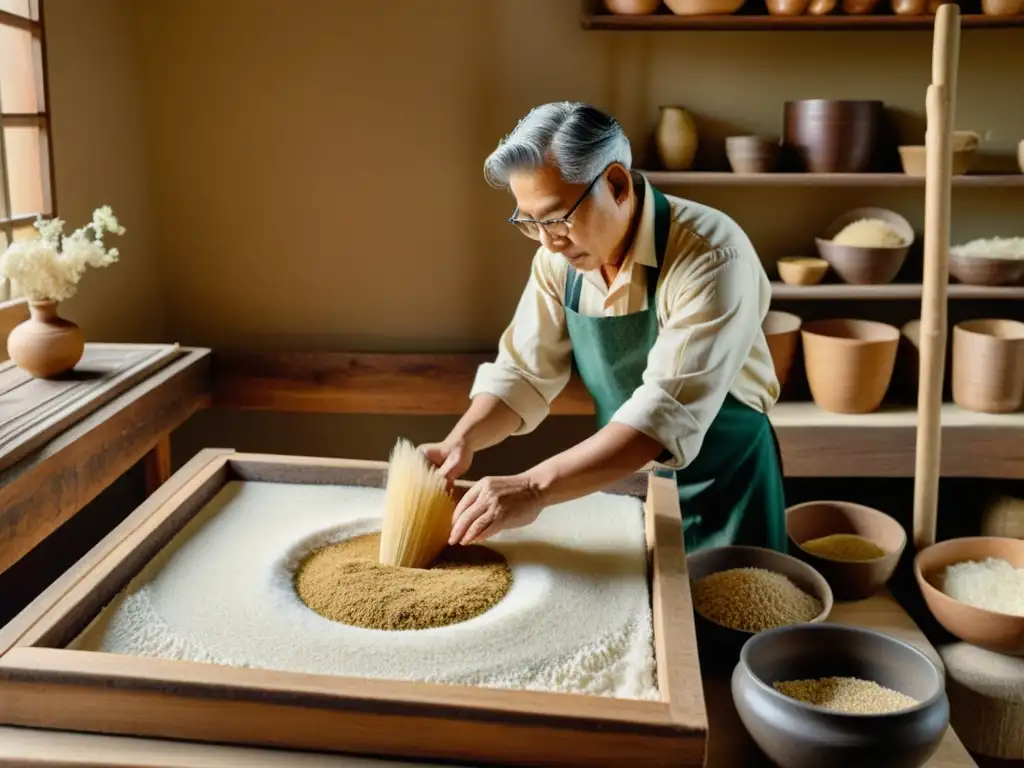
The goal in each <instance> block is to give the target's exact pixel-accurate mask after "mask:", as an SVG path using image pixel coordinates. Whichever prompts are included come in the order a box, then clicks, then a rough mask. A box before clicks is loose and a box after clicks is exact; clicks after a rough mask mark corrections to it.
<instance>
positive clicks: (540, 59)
mask: <svg viewBox="0 0 1024 768" xmlns="http://www.w3.org/2000/svg"><path fill="white" fill-rule="evenodd" d="M47 2H48V8H49V9H50V14H49V15H50V26H51V36H52V38H53V41H52V45H51V58H52V61H53V65H52V88H53V92H54V102H55V113H56V116H57V124H56V129H55V130H56V131H57V136H56V138H57V157H56V162H57V163H58V166H57V167H58V192H59V193H60V195H61V199H62V203H64V204H65V210H67V206H71V207H73V208H74V210H75V212H76V213H81V212H83V211H85V209H86V208H87V207H88V206H90V205H92V204H93V203H94V202H99V201H100V200H101V199H102V200H112V201H113V202H114V203H115V204H117V206H118V207H120V208H122V209H123V212H124V217H125V219H126V221H127V222H128V224H129V226H132V225H134V228H135V232H136V233H137V235H136V236H137V237H140V238H141V239H140V240H139V241H138V243H137V246H136V248H133V249H132V252H131V256H130V259H131V260H130V261H129V259H128V257H126V261H125V264H123V265H121V266H119V267H117V268H116V270H111V273H110V274H109V275H103V276H102V279H101V278H100V277H99V276H94V277H93V278H92V279H91V280H90V282H89V285H88V288H89V291H90V297H89V300H88V301H89V302H90V304H89V306H88V307H87V306H86V304H85V302H86V299H85V298H84V297H83V299H82V300H81V301H82V303H81V309H82V312H83V313H84V312H85V311H86V309H88V310H89V314H90V315H91V317H92V318H95V320H94V325H93V329H94V330H97V331H99V330H102V331H104V332H108V331H111V329H113V330H112V331H111V332H115V333H120V334H129V333H133V334H138V333H142V332H143V331H144V330H145V331H149V330H150V329H152V328H156V327H158V325H156V324H155V320H154V318H155V317H157V315H158V311H157V307H158V306H159V301H158V299H159V300H162V302H163V306H164V308H165V317H166V321H165V325H164V326H163V333H164V337H165V338H167V339H170V340H179V341H182V342H186V343H194V344H208V345H214V346H221V345H223V346H233V347H282V348H287V347H311V348H335V349H363V350H408V351H413V350H437V351H445V350H470V349H489V348H491V347H492V346H493V344H494V340H495V338H496V337H497V335H498V334H499V333H500V331H501V329H502V328H503V326H504V324H505V323H506V322H507V320H508V317H509V315H510V313H511V311H512V309H513V307H514V305H515V302H516V299H517V297H518V294H519V290H520V288H521V286H522V283H523V281H524V279H525V277H526V274H527V270H528V268H529V261H530V257H531V255H532V249H531V246H530V244H529V243H528V242H527V241H526V240H525V239H523V238H522V237H521V236H519V235H517V234H516V233H514V232H513V231H512V229H511V227H509V226H508V225H507V224H506V223H505V221H504V220H505V218H506V217H507V216H508V215H509V213H510V211H511V209H512V203H511V201H510V198H509V197H508V196H506V194H505V193H502V192H499V191H495V190H491V189H489V188H488V187H487V186H486V185H485V184H484V182H483V180H482V177H481V173H480V169H481V165H482V162H483V159H484V157H485V156H486V154H487V152H488V151H489V150H490V149H491V148H492V147H493V146H494V144H495V143H496V141H497V140H498V139H499V137H500V136H501V135H502V134H504V133H505V132H507V131H508V130H510V129H511V128H512V127H513V126H514V124H515V121H516V120H517V118H518V117H520V116H521V115H522V114H523V113H524V112H525V111H526V110H527V109H528V108H529V107H530V106H532V105H534V104H537V103H540V102H544V101H549V100H553V99H561V98H571V99H583V100H587V101H590V102H592V103H594V104H596V105H598V106H600V107H603V108H605V109H608V110H610V111H612V112H614V113H615V114H616V115H618V117H619V118H620V119H621V120H622V122H623V124H624V125H625V127H626V129H627V131H628V133H629V134H630V136H631V138H633V140H634V142H635V143H636V145H637V155H638V156H639V157H640V158H641V159H643V158H644V154H645V152H646V151H647V148H648V146H649V136H650V133H651V130H652V128H653V124H654V121H655V119H656V116H657V106H658V105H659V104H662V103H680V104H684V105H686V106H688V107H689V108H691V109H692V110H693V112H694V113H695V114H696V116H697V118H698V122H699V128H700V129H701V131H702V134H703V137H704V146H703V147H702V150H701V155H700V158H701V161H702V162H706V163H709V164H712V165H714V164H721V163H723V162H724V159H723V157H722V148H721V143H722V138H723V137H724V136H725V135H727V134H728V133H732V132H744V133H746V132H753V131H758V132H768V133H775V134H776V135H777V133H778V131H779V129H780V121H781V114H782V102H783V101H784V100H786V99H793V98H805V97H817V96H823V97H871V98H880V99H883V100H885V101H886V102H887V103H888V104H889V105H890V106H891V107H893V108H895V109H896V110H897V111H898V112H899V113H901V115H902V117H900V119H899V124H900V126H901V131H902V133H903V135H904V137H905V139H906V140H908V141H915V142H920V141H921V140H922V138H923V136H922V135H921V130H922V126H923V121H922V119H921V116H922V115H923V105H924V92H925V88H926V86H927V83H928V81H929V77H930V51H931V35H930V33H928V32H899V33H884V32H879V33H850V32H847V33H842V32H836V33H832V32H827V33H826V32H809V33H731V34H730V33H632V34H611V33H603V32H584V31H582V30H581V29H580V28H579V24H578V15H579V3H578V2H577V0H515V2H501V1H499V0H431V1H430V2H426V1H425V0H392V1H390V2H377V3H367V2H347V1H346V2H342V1H340V0H305V1H304V2H302V3H288V2H284V0H145V2H135V1H134V0H121V2H114V0H105V1H104V2H96V0H89V2H88V3H85V2H82V1H81V0H47ZM86 6H88V8H86ZM129 17H130V19H131V22H132V24H131V27H130V28H129V27H128V26H126V18H129ZM86 30H92V32H91V33H87V31H86ZM1018 33H1019V30H1005V31H1004V30H995V31H981V30H968V31H965V32H964V36H963V48H962V53H961V73H960V93H961V95H960V103H959V106H960V109H959V115H960V117H959V119H958V121H957V122H958V126H959V127H961V128H972V129H975V130H978V131H981V132H983V133H986V135H987V138H988V147H989V149H990V150H992V151H994V152H995V153H997V154H998V153H1003V154H1006V155H1008V154H1009V153H1010V152H1011V151H1012V148H1013V147H1014V146H1015V143H1016V141H1017V140H1019V139H1020V138H1021V137H1024V98H1022V92H1021V85H1020V83H1019V80H1018V79H1016V78H1013V77H1012V76H1011V73H1012V72H1015V71H1016V72H1019V71H1021V69H1022V68H1024V50H1022V49H1021V47H1020V45H1019V43H1020V35H1019V34H1018ZM133 51H135V52H137V55H138V59H137V61H136V60H133V59H132V58H131V55H132V52H133ZM537 51H539V52H540V53H537ZM815 60H817V61H818V62H820V63H816V61H815ZM136 64H137V66H135V65H136ZM100 77H109V78H112V79H111V80H110V81H104V80H100V79H99V78H100ZM140 93H141V97H142V110H141V112H140V110H139V108H138V102H137V99H138V97H139V94H140ZM94 105H95V112H90V113H89V114H88V116H87V110H88V109H92V108H93V107H94ZM140 119H144V121H145V122H144V129H142V130H141V131H140V127H139V120H140ZM143 138H144V139H145V149H146V157H147V158H148V166H145V167H143V166H142V164H141V157H142V152H143V149H142V146H143V142H142V139H143ZM103 148H105V149H107V150H112V149H116V150H117V151H118V153H119V154H118V156H117V157H115V158H114V159H113V160H110V159H108V157H107V156H106V155H105V154H104V153H103V151H102V150H103ZM996 162H998V160H997V161H996ZM147 169H148V172H147ZM148 183H151V192H152V200H153V204H154V211H155V214H154V216H153V218H152V221H153V222H154V225H153V226H152V227H150V217H149V214H148V210H147V208H146V193H147V190H148V189H149V187H148V186H147V184H148ZM670 191H674V192H677V193H680V194H692V195H693V196H694V197H697V198H698V199H700V200H702V201H704V202H707V203H709V204H711V205H717V206H720V207H722V208H723V209H725V210H726V211H728V212H729V213H731V214H732V215H734V216H735V217H736V218H737V219H738V220H739V221H740V223H741V224H743V225H744V226H745V227H747V228H748V230H749V232H750V233H751V235H752V236H753V238H754V240H755V242H756V243H757V244H758V246H759V248H760V249H761V250H762V253H763V255H764V257H765V260H766V261H767V262H771V261H773V260H774V259H775V258H777V257H778V256H780V255H785V254H786V253H794V252H801V251H807V250H809V248H811V247H812V240H811V237H812V235H813V234H814V233H815V232H816V231H818V230H820V229H821V228H822V227H824V226H825V225H826V224H827V223H828V222H829V221H830V220H831V219H832V218H834V217H835V216H836V215H838V214H839V213H842V212H843V211H844V210H846V209H847V208H850V207H854V206H857V205H868V204H878V205H885V206H890V207H895V208H898V209H899V210H901V211H903V212H904V213H905V214H906V215H907V216H908V217H909V218H911V220H912V221H914V222H915V223H916V224H918V225H920V222H921V218H922V211H923V192H922V191H921V190H920V189H918V190H865V189H860V190H837V189H833V190H799V189H779V190H767V191H766V190H755V189H738V188H719V189H713V190H707V189H698V190H692V191H689V192H687V191H685V190H670ZM954 206H955V214H956V219H955V222H954V233H953V235H954V239H963V238H966V237H973V236H977V235H994V234H1007V235H1009V234H1018V235H1019V234H1024V216H1022V215H1021V214H1022V212H1024V193H1022V192H1021V191H1012V192H1006V191H1002V192H998V193H996V192H989V191H981V190H974V191H967V190H963V191H958V192H957V193H956V195H955V197H954ZM154 247H155V254H156V256H157V257H158V265H159V281H160V289H161V290H160V291H159V293H156V292H154V290H153V286H154V285H155V280H156V275H157V273H156V272H155V271H154V270H155V269H156V267H155V264H156V262H155V261H154V258H153V256H154V250H153V249H154ZM127 250H128V249H127V248H126V251H127ZM137 287H138V288H140V289H141V290H139V291H136V288H137ZM114 299H116V301H114ZM858 311H861V310H860V309H858ZM863 311H865V312H867V311H870V309H864V310H863ZM908 311H913V307H910V308H909V309H908ZM115 316H116V317H117V318H119V320H118V322H117V324H116V325H115V323H114V318H115ZM448 423H449V422H448V420H440V421H436V422H435V421H428V420H404V419H372V418H322V417H303V418H301V419H300V418H297V417H278V416H266V417H250V416H245V417H239V416H237V415H207V416H204V417H202V418H201V419H200V420H199V421H198V422H197V423H196V424H194V425H192V426H191V427H190V428H189V430H187V431H186V436H185V437H186V439H185V444H186V445H188V446H189V447H192V446H197V445H200V444H207V443H220V444H233V445H236V446H237V447H257V448H259V449H269V450H274V449H281V450H292V451H296V452H307V451H308V452H315V453H334V454H343V455H350V456H374V457H380V456H382V455H384V452H385V451H386V450H387V448H388V447H389V446H390V444H391V443H392V441H393V439H394V436H395V434H397V433H402V434H407V435H409V436H410V437H414V438H416V439H427V438H428V437H431V436H440V434H441V433H443V431H444V429H446V428H447V425H448ZM562 424H565V422H562ZM560 426H561V425H559V426H557V427H556V426H550V425H549V427H548V428H547V429H546V431H545V433H544V434H543V435H540V436H537V437H536V438H534V439H533V440H532V441H522V442H520V443H518V444H517V446H516V448H514V449H513V448H510V449H507V450H508V451H510V452H509V453H508V454H498V456H499V457H501V458H500V461H501V462H509V464H507V465H506V468H508V466H511V465H512V464H516V463H521V462H523V461H526V460H528V458H529V457H530V456H531V455H535V454H536V452H546V451H548V450H550V449H551V447H552V446H553V445H554V443H552V441H553V440H554V441H555V442H556V443H557V442H558V441H564V440H568V439H570V437H571V435H568V434H567V435H565V436H563V437H559V433H560ZM584 429H586V426H585V423H576V424H575V426H574V431H573V433H572V434H579V433H580V431H581V430H584ZM493 461H495V462H498V461H499V459H498V458H495V459H494V460H493Z"/></svg>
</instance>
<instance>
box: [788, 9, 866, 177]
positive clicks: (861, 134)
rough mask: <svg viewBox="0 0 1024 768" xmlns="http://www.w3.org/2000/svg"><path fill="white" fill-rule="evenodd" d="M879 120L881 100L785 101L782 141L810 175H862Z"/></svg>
mask: <svg viewBox="0 0 1024 768" xmlns="http://www.w3.org/2000/svg"><path fill="white" fill-rule="evenodd" d="M812 13H813V10H812ZM883 121H884V104H883V102H881V101H857V100H832V99H806V100H803V101H787V102H786V103H785V104H784V106H783V125H784V134H783V142H784V144H785V145H786V146H787V147H788V148H790V149H791V150H792V151H793V152H794V154H795V155H796V157H797V158H798V159H799V160H800V161H801V162H802V164H803V166H804V168H805V169H806V170H807V171H810V172H811V173H862V172H864V171H867V170H869V169H870V167H871V162H872V160H873V159H874V155H875V150H876V147H877V144H878V137H879V135H880V133H881V129H882V125H883Z"/></svg>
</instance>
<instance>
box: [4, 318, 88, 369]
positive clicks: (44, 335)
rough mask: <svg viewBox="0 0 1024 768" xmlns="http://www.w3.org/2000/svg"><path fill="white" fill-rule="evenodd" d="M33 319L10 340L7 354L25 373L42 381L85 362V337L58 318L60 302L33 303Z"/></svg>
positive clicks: (76, 327) (8, 339)
mask: <svg viewBox="0 0 1024 768" xmlns="http://www.w3.org/2000/svg"><path fill="white" fill-rule="evenodd" d="M28 309H29V315H30V317H29V319H28V320H26V321H25V322H23V323H21V324H20V325H18V326H17V327H16V328H15V329H14V330H13V331H11V333H10V335H9V336H8V337H7V354H8V355H10V358H11V360H13V361H14V363H15V364H16V365H17V366H18V367H19V368H21V369H22V370H24V371H26V372H28V373H30V374H32V375H33V376H35V377H36V378H38V379H50V378H54V377H56V376H59V375H60V374H62V373H67V372H68V371H70V370H71V369H72V368H74V367H75V366H76V365H77V364H78V361H79V360H81V359H82V354H83V353H84V352H85V334H83V333H82V329H81V328H79V327H78V326H77V325H75V324H74V323H72V322H71V321H70V320H65V319H64V318H62V317H58V315H57V302H55V301H30V302H29V304H28Z"/></svg>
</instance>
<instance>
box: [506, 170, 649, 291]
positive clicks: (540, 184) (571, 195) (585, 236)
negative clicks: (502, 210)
mask: <svg viewBox="0 0 1024 768" xmlns="http://www.w3.org/2000/svg"><path fill="white" fill-rule="evenodd" d="M628 179H629V174H628V172H626V170H625V169H624V168H621V167H619V166H612V168H610V169H609V170H608V171H606V172H605V173H604V174H603V175H602V177H601V178H600V179H599V180H598V181H597V183H596V184H594V186H593V187H592V188H591V190H590V192H589V194H587V196H586V198H584V199H583V201H582V202H581V203H580V204H579V206H577V208H576V210H575V211H573V212H572V216H571V218H570V219H569V222H570V226H569V227H564V226H561V227H559V226H552V227H549V228H545V227H543V226H542V227H539V233H538V234H537V238H538V239H539V240H540V242H541V243H542V244H543V245H544V247H546V248H547V249H548V250H549V251H551V252H552V253H560V254H561V255H562V256H563V257H565V259H566V260H567V261H568V262H569V263H570V264H571V265H572V266H573V267H575V268H576V269H578V270H580V271H581V272H586V271H590V270H594V269H598V268H600V267H601V266H603V265H605V264H611V263H613V262H615V261H617V260H618V259H619V258H620V254H619V245H620V243H621V242H622V238H623V236H624V235H625V232H626V228H627V227H628V224H629V215H630V194H629V189H630V188H629V181H628ZM509 187H510V188H511V190H512V194H513V195H514V196H515V198H516V205H517V207H518V213H517V214H516V218H518V219H532V220H534V221H550V220H552V219H561V218H562V217H564V216H565V215H566V214H568V213H569V212H570V210H572V207H573V206H574V205H575V204H576V202H577V201H578V200H579V199H580V196H581V195H583V194H584V193H585V192H586V191H587V185H586V184H568V183H566V182H565V181H563V180H562V177H561V175H560V174H559V172H558V170H557V169H556V168H552V167H549V166H545V167H543V168H539V169H536V170H524V171H516V172H514V173H512V174H511V175H510V177H509ZM552 230H554V231H552ZM559 230H562V231H559Z"/></svg>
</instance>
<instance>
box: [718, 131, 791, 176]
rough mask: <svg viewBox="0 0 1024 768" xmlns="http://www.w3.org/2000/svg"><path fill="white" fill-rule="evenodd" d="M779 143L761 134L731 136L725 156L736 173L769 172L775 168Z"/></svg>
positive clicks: (726, 143) (726, 145) (728, 139)
mask: <svg viewBox="0 0 1024 768" xmlns="http://www.w3.org/2000/svg"><path fill="white" fill-rule="evenodd" d="M778 155H779V143H778V142H777V141H772V140H771V139H765V138H763V137H761V136H729V137H728V138H727V139H726V140H725V156H726V157H727V158H729V165H730V166H731V167H732V170H733V172H735V173H768V172H769V171H772V170H774V168H775V161H776V159H777V158H778Z"/></svg>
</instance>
